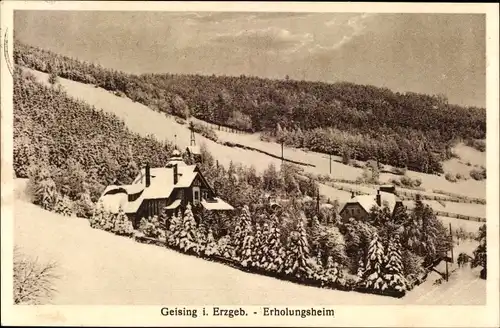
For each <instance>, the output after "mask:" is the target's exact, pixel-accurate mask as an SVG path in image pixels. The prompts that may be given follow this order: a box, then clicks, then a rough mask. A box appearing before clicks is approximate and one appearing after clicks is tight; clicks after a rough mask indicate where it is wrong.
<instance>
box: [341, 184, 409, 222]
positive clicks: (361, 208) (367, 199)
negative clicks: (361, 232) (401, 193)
mask: <svg viewBox="0 0 500 328" xmlns="http://www.w3.org/2000/svg"><path fill="white" fill-rule="evenodd" d="M383 190H391V191H392V192H387V191H383ZM394 192H395V189H394V187H392V188H389V186H383V187H381V188H380V189H379V190H377V194H376V195H358V196H355V195H354V193H353V194H352V197H351V199H350V200H348V201H347V202H346V203H345V204H344V205H343V206H342V208H341V210H340V213H339V214H340V216H341V217H342V219H343V220H348V219H350V218H355V219H357V220H366V219H367V218H368V216H369V214H370V211H371V209H372V208H373V207H378V208H380V209H382V208H383V206H384V205H387V206H388V207H389V209H390V211H391V213H392V214H394V212H395V211H396V209H397V208H398V207H403V202H402V201H401V200H400V199H399V198H398V197H397V196H396V194H395V193H394Z"/></svg>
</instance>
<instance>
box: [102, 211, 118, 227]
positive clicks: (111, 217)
mask: <svg viewBox="0 0 500 328" xmlns="http://www.w3.org/2000/svg"><path fill="white" fill-rule="evenodd" d="M115 219H116V214H113V213H110V212H108V211H104V213H103V216H102V221H101V227H102V229H103V230H105V231H113V228H114V225H115Z"/></svg>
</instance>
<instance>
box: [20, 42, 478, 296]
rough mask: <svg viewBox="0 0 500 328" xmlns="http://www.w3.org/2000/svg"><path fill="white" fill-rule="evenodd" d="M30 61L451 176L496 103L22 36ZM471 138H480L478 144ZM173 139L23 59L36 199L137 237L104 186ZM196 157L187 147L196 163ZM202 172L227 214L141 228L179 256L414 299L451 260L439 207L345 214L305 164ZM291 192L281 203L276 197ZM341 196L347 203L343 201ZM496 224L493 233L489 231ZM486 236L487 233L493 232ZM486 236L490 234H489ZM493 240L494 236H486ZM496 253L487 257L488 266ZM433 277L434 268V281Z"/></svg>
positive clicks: (232, 121)
mask: <svg viewBox="0 0 500 328" xmlns="http://www.w3.org/2000/svg"><path fill="white" fill-rule="evenodd" d="M15 60H16V63H17V64H18V65H22V66H27V67H31V68H33V69H36V70H40V71H43V72H50V73H51V74H52V75H51V78H52V77H54V78H56V76H60V77H64V78H69V79H72V80H75V81H79V82H84V83H89V84H94V85H96V86H100V87H103V88H105V89H107V90H110V91H119V92H122V93H124V94H125V95H126V96H128V97H130V98H131V99H133V100H134V101H138V102H141V103H144V104H146V105H148V106H150V107H152V108H154V109H156V110H159V111H163V112H166V113H169V114H173V115H176V116H179V117H188V116H189V115H193V116H195V117H197V118H200V119H204V120H207V121H210V122H214V123H221V122H228V123H227V124H229V125H230V126H232V127H234V128H238V129H242V130H247V131H260V132H264V133H265V134H267V135H268V136H269V137H271V138H278V139H281V140H282V141H283V142H285V143H287V144H291V145H293V146H297V147H306V148H309V149H312V150H318V151H324V152H331V153H333V154H341V155H344V156H345V155H346V153H348V157H351V158H356V159H360V160H362V159H370V158H377V159H379V160H380V161H381V162H385V163H388V164H393V165H396V166H401V167H408V168H409V169H414V170H417V171H422V172H440V171H441V166H440V165H441V164H440V161H442V160H443V159H446V158H449V157H450V156H452V154H451V150H450V149H451V146H452V145H453V143H454V142H455V141H456V140H457V139H460V138H461V139H469V140H476V139H483V138H484V137H485V124H486V123H485V120H486V115H485V110H484V109H479V108H463V107H459V106H446V102H445V100H444V99H442V98H439V97H432V96H425V95H417V94H405V95H403V94H396V93H393V92H391V91H389V90H384V89H379V88H375V87H370V86H358V85H353V84H347V83H338V84H324V83H311V82H304V81H290V80H286V79H285V80H269V79H260V78H254V77H244V76H242V77H215V76H211V77H208V76H188V75H168V74H154V75H153V74H148V75H141V76H134V75H128V74H125V73H122V72H116V71H112V70H107V69H104V68H102V67H99V66H97V65H95V64H89V63H84V62H81V61H77V60H73V59H70V58H67V57H63V56H59V55H56V54H53V53H51V52H47V51H43V50H41V49H37V48H34V47H30V46H27V45H23V44H22V43H19V42H18V43H17V44H16V48H15ZM471 144H474V142H473V141H471ZM172 150H173V146H172V145H171V144H170V143H164V142H160V141H158V140H156V139H155V138H154V137H153V136H150V137H146V138H145V137H141V136H139V135H136V134H133V133H131V132H130V131H129V130H128V129H127V128H126V126H125V125H124V124H123V123H122V122H121V121H120V120H119V119H118V118H117V117H115V116H113V115H109V114H105V113H103V112H102V111H100V110H97V109H95V108H92V107H90V106H89V105H87V104H85V103H84V102H82V101H78V100H75V99H72V98H70V97H69V96H68V95H67V94H66V93H65V92H64V91H62V90H61V89H59V88H58V86H57V84H53V85H52V86H51V87H47V86H44V85H42V84H40V83H38V82H36V81H35V78H34V76H33V75H31V74H30V73H28V72H23V71H21V70H20V69H19V68H16V71H15V77H14V169H15V173H16V176H17V177H23V178H26V177H27V178H29V179H30V189H31V193H32V196H33V202H34V203H35V204H38V205H40V206H42V207H43V208H45V209H47V210H52V211H56V212H58V213H61V214H63V215H72V214H76V215H78V216H81V217H86V218H89V223H90V225H91V226H92V227H93V228H99V229H103V230H107V231H110V232H113V233H116V234H118V235H124V236H129V237H132V236H134V235H135V232H134V231H133V227H132V226H131V224H130V222H129V221H128V220H127V218H126V216H125V215H124V213H123V211H120V213H118V214H110V213H106V212H105V211H104V210H103V209H102V207H101V206H100V205H99V204H96V200H97V199H98V198H99V195H100V194H101V193H102V191H103V190H104V188H105V186H106V185H108V184H110V183H113V182H115V181H116V182H118V183H124V184H126V183H129V182H130V181H131V180H132V179H133V178H134V177H135V176H136V175H137V173H138V170H139V168H140V167H141V166H142V165H144V164H145V163H150V165H151V166H153V167H154V166H163V165H165V164H166V162H167V161H168V158H169V157H170V154H171V151H172ZM192 160H193V159H192V158H189V157H186V158H185V161H186V162H188V163H189V162H190V161H192ZM199 165H200V169H201V171H202V172H203V175H204V176H205V177H206V178H207V180H208V181H210V183H211V184H212V185H213V186H214V187H215V188H216V189H217V192H218V194H219V195H220V197H221V198H223V199H225V200H227V201H228V202H229V203H230V204H232V205H233V206H234V207H235V208H237V210H236V211H234V213H232V214H229V215H224V214H213V213H209V212H204V211H203V210H201V209H197V208H194V207H193V208H191V206H188V208H187V209H186V210H185V212H183V213H177V214H176V215H174V216H173V217H170V218H169V217H166V215H162V216H161V217H154V218H143V220H142V221H141V225H140V227H139V231H140V233H141V234H142V235H143V236H146V237H147V238H150V239H156V240H161V241H164V242H165V244H166V245H167V246H168V247H170V248H174V249H177V250H179V251H181V252H184V253H188V254H192V255H196V256H200V257H204V258H208V259H212V260H220V261H227V262H228V263H230V264H231V265H234V266H237V267H239V268H242V269H244V270H248V271H252V272H259V273H264V274H269V275H272V276H276V277H280V278H284V279H288V280H292V281H295V282H299V283H307V284H312V285H317V286H322V287H326V288H339V289H345V290H359V291H367V292H377V293H386V294H390V295H393V296H402V295H404V293H405V291H407V290H410V289H412V288H413V287H414V286H415V285H416V284H418V283H420V282H422V279H425V275H426V270H428V269H429V267H432V265H433V263H435V262H436V261H440V260H442V259H443V258H444V257H445V256H446V253H447V252H448V251H449V249H450V247H451V240H450V236H449V235H448V233H447V231H446V229H445V227H444V226H443V224H442V223H441V221H440V220H438V218H437V217H436V215H435V213H434V212H433V210H432V208H430V207H429V206H427V205H424V204H423V202H422V201H421V199H419V198H417V199H416V201H415V207H414V208H413V209H411V210H407V209H404V210H402V211H400V212H398V213H396V214H394V216H392V215H391V213H390V210H389V209H388V208H387V207H384V208H383V209H377V208H373V209H372V210H371V212H370V215H369V218H368V220H367V221H366V222H359V221H357V220H354V219H350V220H347V221H346V220H342V219H341V218H340V217H339V215H338V213H337V211H338V208H337V207H336V204H333V206H331V207H326V208H321V209H320V208H317V207H316V206H315V205H316V204H314V202H313V203H311V202H306V201H303V199H304V196H316V195H318V185H317V183H316V182H315V181H314V180H313V179H311V178H307V177H304V175H303V174H301V170H300V168H298V167H296V166H294V165H290V164H283V166H282V167H281V168H280V169H277V168H275V167H274V166H272V165H270V166H269V167H268V169H267V170H266V171H265V172H264V173H263V174H262V175H259V174H257V173H256V170H255V169H254V168H252V167H244V166H242V165H240V164H233V163H231V165H229V167H227V168H225V167H223V166H221V165H218V164H217V162H216V159H214V158H213V157H212V156H211V154H210V153H209V152H208V151H207V150H206V149H202V159H201V163H200V164H199ZM267 194H273V195H279V196H281V197H283V198H286V199H289V200H290V202H289V203H287V204H285V205H283V209H282V211H280V212H279V213H276V212H273V211H271V210H270V209H269V208H268V207H267V206H266V204H267V203H266V201H267V199H266V197H267V196H266V195H267ZM337 205H338V204H337ZM484 234H485V233H484ZM481 238H482V240H485V237H484V236H482V237H481ZM484 244H485V243H484ZM484 248H485V246H484ZM484 254H485V250H484V249H478V251H477V258H478V260H477V261H476V262H475V265H478V266H483V267H485V266H486V256H485V255H484ZM423 277H424V278H423Z"/></svg>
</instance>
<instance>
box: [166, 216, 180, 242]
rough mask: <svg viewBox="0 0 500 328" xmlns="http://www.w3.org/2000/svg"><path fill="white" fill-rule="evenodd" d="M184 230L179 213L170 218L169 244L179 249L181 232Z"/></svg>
mask: <svg viewBox="0 0 500 328" xmlns="http://www.w3.org/2000/svg"><path fill="white" fill-rule="evenodd" d="M181 229H182V218H181V217H180V215H179V213H174V214H173V215H172V217H171V218H170V226H169V233H168V238H167V243H168V245H169V246H171V247H179V243H180V231H181Z"/></svg>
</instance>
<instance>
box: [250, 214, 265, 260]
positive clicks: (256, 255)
mask: <svg viewBox="0 0 500 328" xmlns="http://www.w3.org/2000/svg"><path fill="white" fill-rule="evenodd" d="M265 245H266V243H265V240H264V236H263V233H262V229H261V227H260V224H259V223H257V224H256V225H255V233H254V239H253V243H252V261H251V266H252V267H256V268H261V267H262V266H263V265H262V264H263V263H262V262H261V261H262V260H264V259H263V256H264V254H265V253H264V249H263V248H264V247H265Z"/></svg>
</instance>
